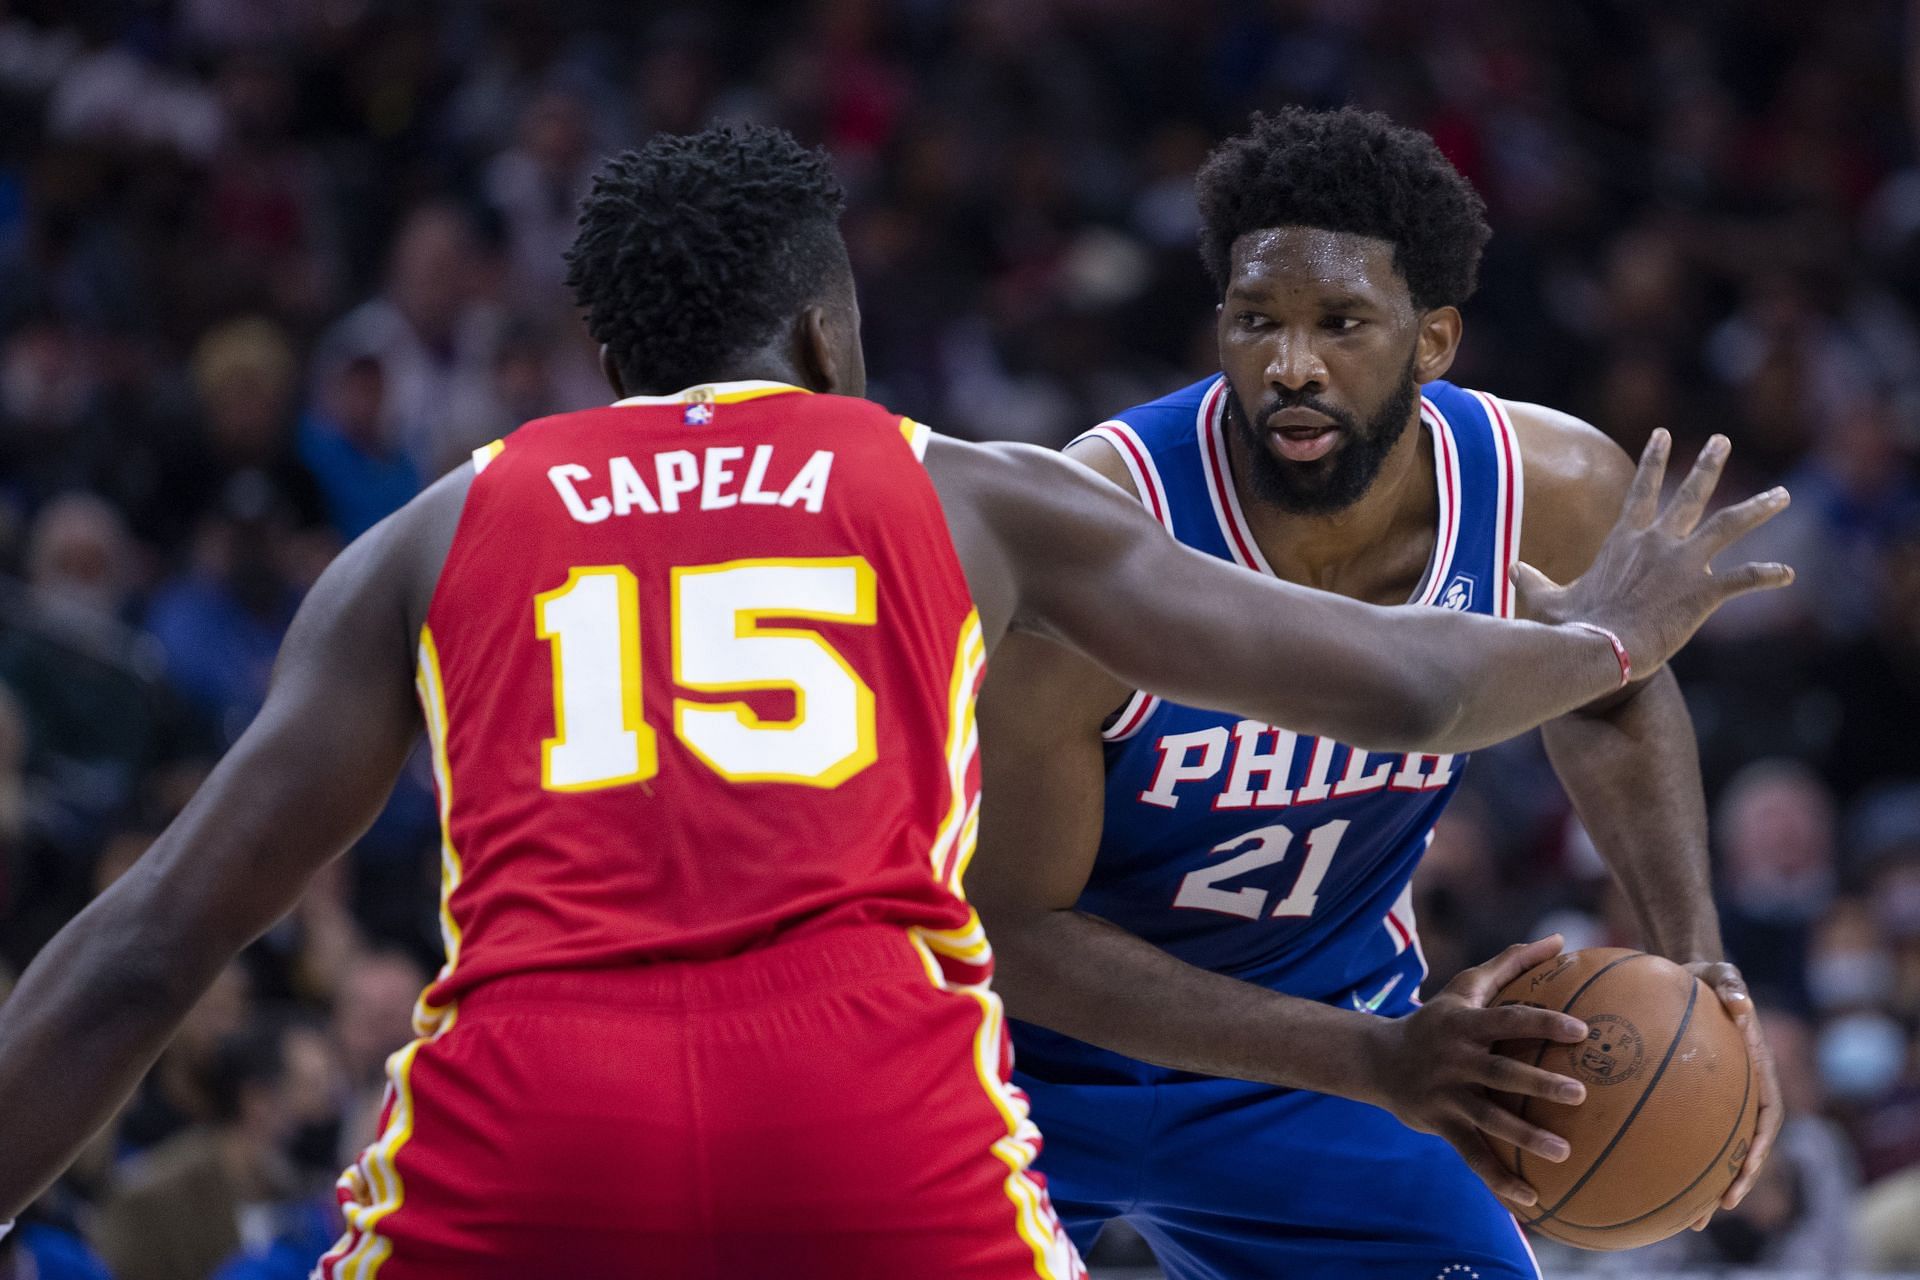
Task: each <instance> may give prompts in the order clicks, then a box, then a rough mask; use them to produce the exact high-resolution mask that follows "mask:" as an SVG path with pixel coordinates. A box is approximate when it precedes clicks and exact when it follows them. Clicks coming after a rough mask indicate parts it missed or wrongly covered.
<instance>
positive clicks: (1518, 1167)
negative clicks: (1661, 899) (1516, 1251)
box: [1513, 952, 1648, 1223]
mask: <svg viewBox="0 0 1920 1280" xmlns="http://www.w3.org/2000/svg"><path fill="white" fill-rule="evenodd" d="M1647 958H1648V956H1647V954H1646V953H1645V952H1635V953H1634V954H1632V955H1625V956H1620V957H1619V958H1617V959H1614V960H1609V961H1607V962H1606V963H1605V964H1603V965H1601V966H1600V967H1599V968H1598V969H1596V970H1594V971H1593V973H1592V974H1591V975H1589V976H1588V978H1587V980H1586V981H1585V982H1583V983H1581V984H1580V985H1579V986H1578V987H1575V988H1574V991H1573V994H1572V995H1570V996H1568V997H1567V1002H1566V1003H1565V1004H1563V1005H1561V1006H1560V1010H1559V1011H1560V1012H1561V1013H1569V1012H1571V1011H1572V1009H1573V1006H1574V1004H1575V1002H1576V1001H1578V1000H1579V999H1580V997H1581V996H1583V995H1585V994H1587V988H1588V987H1591V986H1592V985H1593V984H1594V983H1596V982H1598V981H1600V979H1602V978H1604V977H1606V976H1607V975H1608V974H1609V973H1612V972H1613V971H1614V970H1615V969H1618V968H1619V967H1620V966H1621V965H1623V964H1626V963H1627V962H1628V961H1629V960H1644V959H1647ZM1553 1044H1554V1042H1553V1041H1551V1040H1542V1041H1541V1042H1540V1047H1539V1048H1538V1049H1535V1050H1534V1051H1533V1065H1534V1066H1536V1067H1537V1066H1539V1065H1540V1063H1541V1060H1542V1059H1544V1058H1545V1057H1546V1056H1547V1050H1549V1049H1551V1048H1553ZM1532 1106H1533V1097H1532V1095H1530V1094H1529V1095H1527V1096H1525V1097H1522V1098H1521V1099H1520V1118H1521V1119H1522V1120H1525V1119H1526V1118H1527V1110H1528V1108H1530V1107H1532ZM1526 1163H1527V1150H1526V1148H1525V1147H1522V1146H1520V1145H1519V1144H1518V1143H1515V1144H1513V1172H1514V1174H1515V1175H1516V1176H1518V1177H1519V1178H1521V1179H1523V1180H1524V1179H1525V1178H1526V1176H1527V1169H1526ZM1588 1172H1592V1170H1588ZM1540 1221H1544V1218H1533V1219H1529V1222H1530V1223H1532V1222H1540Z"/></svg>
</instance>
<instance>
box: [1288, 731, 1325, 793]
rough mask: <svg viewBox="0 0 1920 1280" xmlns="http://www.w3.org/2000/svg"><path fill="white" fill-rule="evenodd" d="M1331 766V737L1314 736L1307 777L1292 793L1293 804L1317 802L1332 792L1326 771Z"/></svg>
mask: <svg viewBox="0 0 1920 1280" xmlns="http://www.w3.org/2000/svg"><path fill="white" fill-rule="evenodd" d="M1332 768H1333V739H1332V738H1315V739H1314V740H1313V758H1312V759H1311V760H1309V761H1307V779H1306V781H1305V782H1302V783H1301V784H1300V790H1299V791H1298V792H1297V793H1296V794H1295V795H1294V797H1293V802H1294V803H1295V804H1319V803H1320V802H1321V801H1322V800H1325V799H1326V798H1327V797H1328V796H1330V795H1332V794H1333V787H1332V786H1331V785H1330V784H1329V783H1328V782H1327V773H1328V771H1329V770H1331V769H1332Z"/></svg>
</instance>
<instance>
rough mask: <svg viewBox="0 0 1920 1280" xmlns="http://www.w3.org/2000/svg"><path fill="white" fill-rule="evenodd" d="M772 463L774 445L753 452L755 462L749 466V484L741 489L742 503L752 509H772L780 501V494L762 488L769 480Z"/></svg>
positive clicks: (765, 445)
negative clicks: (768, 467)
mask: <svg viewBox="0 0 1920 1280" xmlns="http://www.w3.org/2000/svg"><path fill="white" fill-rule="evenodd" d="M772 461H773V446H772V445H770V444H763V445H761V446H760V447H758V448H757V449H755V450H754V451H753V461H752V462H750V463H748V464H747V482H746V484H744V485H742V486H741V487H740V501H742V502H744V503H746V504H747V505H748V506H750V507H770V506H772V505H773V504H774V503H776V502H778V501H780V495H779V494H777V493H774V492H771V491H770V490H767V489H763V488H761V482H762V481H764V480H765V479H766V478H767V464H768V463H770V462H772Z"/></svg>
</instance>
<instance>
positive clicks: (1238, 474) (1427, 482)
mask: <svg viewBox="0 0 1920 1280" xmlns="http://www.w3.org/2000/svg"><path fill="white" fill-rule="evenodd" d="M1248 447H1249V446H1248V444H1247V442H1246V440H1245V439H1244V437H1243V436H1242V434H1241V433H1240V432H1237V431H1234V432H1229V433H1228V434H1227V452H1228V456H1229V458H1230V459H1231V461H1232V465H1233V487H1234V490H1235V492H1237V493H1238V494H1239V496H1240V507H1241V509H1242V510H1243V511H1245V512H1246V516H1247V523H1248V524H1249V525H1250V526H1251V528H1252V531H1253V536H1254V540H1255V541H1256V542H1258V543H1259V544H1260V551H1261V554H1262V555H1264V556H1266V558H1267V563H1268V564H1269V565H1271V566H1273V571H1274V573H1275V574H1277V575H1278V576H1280V577H1282V578H1285V579H1286V580H1287V581H1289V582H1297V583H1300V584H1302V585H1303V586H1310V587H1318V588H1320V589H1321V590H1325V591H1337V592H1339V593H1340V594H1342V595H1349V596H1353V597H1355V598H1356V599H1363V600H1365V599H1375V598H1376V597H1385V598H1387V599H1389V600H1392V599H1394V597H1395V596H1396V595H1397V594H1399V593H1398V586H1399V583H1398V582H1397V581H1394V580H1397V579H1399V578H1401V577H1404V576H1405V574H1406V571H1407V569H1408V567H1409V566H1411V564H1412V561H1413V559H1416V558H1418V551H1417V549H1414V548H1411V547H1410V545H1409V543H1410V541H1411V542H1418V543H1420V544H1421V545H1422V546H1423V547H1425V548H1426V549H1427V550H1431V546H1430V541H1431V539H1430V535H1431V533H1432V529H1433V521H1434V515H1435V511H1434V508H1435V505H1436V503H1437V501H1438V500H1437V499H1436V498H1435V496H1434V490H1433V446H1432V444H1431V443H1430V442H1429V440H1428V438H1427V433H1426V432H1425V431H1424V430H1423V429H1421V426H1420V424H1419V422H1418V421H1415V422H1414V423H1413V424H1412V425H1411V426H1409V427H1408V428H1407V430H1406V431H1404V432H1402V433H1401V436H1400V439H1399V440H1398V441H1396V442H1395V444H1394V446H1393V449H1392V451H1391V452H1389V453H1388V454H1387V457H1386V460H1385V461H1384V462H1382V463H1381V464H1380V473H1379V475H1377V476H1375V477H1374V481H1373V484H1372V485H1371V486H1370V487H1369V488H1368V489H1367V492H1366V494H1365V495H1364V496H1363V497H1361V499H1360V500H1359V501H1358V502H1356V503H1354V504H1353V505H1352V506H1349V507H1346V508H1344V509H1342V510H1340V511H1337V512H1334V513H1332V514H1330V515H1302V514H1300V513H1298V512H1293V511H1287V510H1284V509H1282V508H1280V507H1277V506H1275V505H1273V504H1272V503H1269V502H1264V501H1262V500H1261V499H1260V498H1259V497H1258V496H1256V495H1255V494H1254V493H1253V492H1252V491H1251V488H1250V486H1249V485H1248V483H1247V480H1246V477H1247V476H1248V474H1249V473H1250V468H1249V461H1250V460H1249V458H1248V456H1247V449H1248ZM1410 551H1411V552H1413V554H1408V553H1409V552H1410Z"/></svg>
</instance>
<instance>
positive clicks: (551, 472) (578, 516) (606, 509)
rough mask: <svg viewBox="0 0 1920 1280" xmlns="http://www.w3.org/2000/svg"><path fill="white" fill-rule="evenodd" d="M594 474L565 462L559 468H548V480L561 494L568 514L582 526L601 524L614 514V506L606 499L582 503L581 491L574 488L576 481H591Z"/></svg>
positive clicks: (574, 464)
mask: <svg viewBox="0 0 1920 1280" xmlns="http://www.w3.org/2000/svg"><path fill="white" fill-rule="evenodd" d="M592 478H593V472H591V471H589V470H587V469H586V468H585V467H583V466H581V465H580V464H579V463H577V462H563V463H561V464H560V465H559V466H557V467H548V468H547V479H548V480H550V481H552V482H553V487H554V489H555V490H556V491H558V492H559V494H560V501H562V502H564V503H566V504H567V514H568V515H570V516H572V517H573V518H574V519H575V520H578V521H579V522H580V523H581V524H599V523H600V522H601V521H602V520H605V519H606V518H607V517H608V516H610V515H612V514H613V504H612V503H610V502H608V501H607V500H606V499H605V498H603V497H599V496H596V497H595V498H594V500H593V501H592V502H582V501H580V491H579V490H578V489H576V488H574V487H573V485H574V482H575V481H576V480H591V479H592Z"/></svg>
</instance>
